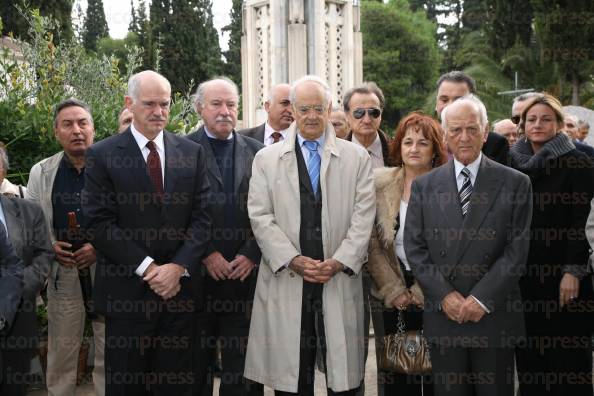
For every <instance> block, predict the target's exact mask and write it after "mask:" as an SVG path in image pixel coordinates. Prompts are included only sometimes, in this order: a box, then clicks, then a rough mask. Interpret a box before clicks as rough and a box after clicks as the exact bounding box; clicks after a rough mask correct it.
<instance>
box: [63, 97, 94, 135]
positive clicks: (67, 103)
mask: <svg viewBox="0 0 594 396" xmlns="http://www.w3.org/2000/svg"><path fill="white" fill-rule="evenodd" d="M68 107H80V108H82V109H84V110H85V111H86V112H87V113H88V114H89V121H90V122H91V124H93V114H91V108H90V107H89V105H88V104H86V103H85V102H83V101H82V100H78V99H76V98H69V99H66V100H63V101H61V102H60V103H58V104H57V105H56V106H55V107H54V128H57V127H58V114H60V112H61V111H62V110H64V109H66V108H68Z"/></svg>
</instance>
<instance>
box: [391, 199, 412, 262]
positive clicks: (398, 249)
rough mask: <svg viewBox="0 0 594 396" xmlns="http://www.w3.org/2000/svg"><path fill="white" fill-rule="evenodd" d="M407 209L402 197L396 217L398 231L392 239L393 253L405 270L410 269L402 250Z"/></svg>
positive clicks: (406, 203)
mask: <svg viewBox="0 0 594 396" xmlns="http://www.w3.org/2000/svg"><path fill="white" fill-rule="evenodd" d="M407 209H408V202H406V201H405V200H404V199H401V200H400V211H399V212H398V217H399V218H400V226H399V227H398V232H397V233H396V239H395V241H394V253H395V254H396V257H398V260H400V262H401V263H402V264H403V265H404V268H406V270H407V271H410V264H408V259H407V258H406V252H405V251H404V223H405V222H406V210H407Z"/></svg>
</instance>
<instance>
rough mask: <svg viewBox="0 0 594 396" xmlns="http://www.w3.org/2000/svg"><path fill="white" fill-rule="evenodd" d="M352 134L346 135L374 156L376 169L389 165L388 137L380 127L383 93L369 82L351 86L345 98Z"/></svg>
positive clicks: (343, 101)
mask: <svg viewBox="0 0 594 396" xmlns="http://www.w3.org/2000/svg"><path fill="white" fill-rule="evenodd" d="M342 103H343V106H344V112H345V113H346V116H347V121H348V123H349V127H350V128H351V133H350V134H349V135H348V136H347V137H346V140H349V141H351V142H353V143H355V144H358V145H359V146H362V147H363V148H364V149H365V150H367V152H368V153H369V156H370V157H371V165H372V166H373V167H374V168H382V167H384V166H388V162H387V161H388V143H389V138H388V136H387V135H386V134H385V133H384V132H382V131H381V130H380V124H381V122H382V112H383V110H384V103H385V99H384V94H383V92H382V90H381V89H380V88H379V87H378V86H377V85H376V83H374V82H372V81H370V82H365V83H363V84H362V85H359V86H356V87H354V88H351V89H349V90H348V91H347V92H346V93H345V94H344V98H343V100H342Z"/></svg>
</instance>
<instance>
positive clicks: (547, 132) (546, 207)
mask: <svg viewBox="0 0 594 396" xmlns="http://www.w3.org/2000/svg"><path fill="white" fill-rule="evenodd" d="M520 127H521V128H522V129H523V132H524V133H525V137H524V138H522V139H520V140H519V141H518V142H517V143H516V144H515V145H514V146H513V147H512V150H511V155H512V160H513V163H514V166H515V167H516V168H517V169H518V170H520V171H522V172H524V173H525V174H526V175H528V176H529V177H530V179H531V181H532V191H533V207H534V208H533V215H532V226H531V242H530V252H529V255H528V262H527V267H526V274H525V275H524V277H523V278H522V280H521V282H520V287H521V291H522V298H523V309H524V314H525V322H526V333H527V337H526V340H525V342H521V343H520V346H519V347H518V349H517V352H516V359H517V366H518V379H519V383H520V392H521V394H522V396H544V395H564V396H565V395H571V396H578V395H588V396H592V394H593V393H592V350H591V339H590V332H591V325H590V322H591V319H590V318H589V316H590V317H591V316H592V315H594V313H592V284H591V281H590V277H589V275H588V270H587V268H588V243H587V241H586V239H585V236H584V228H585V224H586V219H587V217H588V213H589V209H590V206H589V203H590V200H591V199H592V195H593V194H592V192H593V186H594V173H593V165H592V162H591V160H590V159H589V158H587V157H586V156H585V155H584V154H582V153H580V152H578V151H577V150H576V149H575V146H574V144H573V143H572V142H571V140H570V139H569V138H568V137H567V136H566V135H565V134H563V133H562V131H561V129H562V128H563V109H562V107H561V104H560V103H559V101H558V100H557V99H556V98H554V97H552V96H550V95H548V94H542V95H538V96H536V97H535V98H534V99H532V100H531V102H530V103H529V104H528V105H527V106H526V108H525V109H524V112H523V113H522V120H521V124H520Z"/></svg>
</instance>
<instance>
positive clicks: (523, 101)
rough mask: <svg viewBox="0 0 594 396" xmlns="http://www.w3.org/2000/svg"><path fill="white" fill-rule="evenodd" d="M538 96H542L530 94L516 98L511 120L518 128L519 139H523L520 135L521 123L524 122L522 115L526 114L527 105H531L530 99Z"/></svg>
mask: <svg viewBox="0 0 594 396" xmlns="http://www.w3.org/2000/svg"><path fill="white" fill-rule="evenodd" d="M538 95H540V94H539V93H538V92H528V93H525V94H522V95H520V96H516V97H515V98H514V103H513V104H512V116H511V120H512V122H513V123H514V124H516V126H517V130H518V139H520V138H521V137H522V135H521V134H520V133H521V132H520V121H521V120H522V113H523V112H524V109H525V108H526V105H527V104H528V103H529V101H528V99H532V98H534V97H535V96H538Z"/></svg>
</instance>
